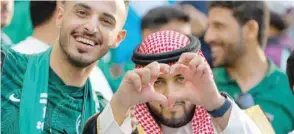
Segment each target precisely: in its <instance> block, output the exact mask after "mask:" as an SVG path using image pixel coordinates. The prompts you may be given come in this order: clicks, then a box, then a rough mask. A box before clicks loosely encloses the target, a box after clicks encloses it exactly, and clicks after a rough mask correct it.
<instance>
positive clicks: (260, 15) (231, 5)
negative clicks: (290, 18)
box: [208, 1, 269, 48]
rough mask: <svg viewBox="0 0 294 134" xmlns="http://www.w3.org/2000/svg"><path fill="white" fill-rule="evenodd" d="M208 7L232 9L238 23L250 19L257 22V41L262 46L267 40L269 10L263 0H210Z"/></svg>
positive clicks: (241, 23)
mask: <svg viewBox="0 0 294 134" xmlns="http://www.w3.org/2000/svg"><path fill="white" fill-rule="evenodd" d="M208 7H209V9H211V8H213V7H223V8H228V9H230V10H232V12H233V16H234V17H235V18H236V19H237V21H238V23H239V24H240V25H244V24H246V23H247V22H248V21H250V20H255V21H256V22H257V23H258V26H259V29H258V42H259V44H260V46H261V47H262V48H263V47H264V46H265V44H266V41H267V36H266V32H267V28H268V25H269V10H268V9H267V6H266V3H265V2H264V1H212V2H209V6H208Z"/></svg>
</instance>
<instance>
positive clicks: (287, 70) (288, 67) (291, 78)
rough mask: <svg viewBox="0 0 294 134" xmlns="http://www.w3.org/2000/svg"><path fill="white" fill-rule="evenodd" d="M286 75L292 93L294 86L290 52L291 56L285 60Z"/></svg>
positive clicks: (293, 57) (293, 58)
mask: <svg viewBox="0 0 294 134" xmlns="http://www.w3.org/2000/svg"><path fill="white" fill-rule="evenodd" d="M286 73H287V75H288V80H289V84H290V88H291V90H292V91H293V93H294V90H293V85H294V51H292V52H291V55H290V56H289V58H288V60H287V68H286Z"/></svg>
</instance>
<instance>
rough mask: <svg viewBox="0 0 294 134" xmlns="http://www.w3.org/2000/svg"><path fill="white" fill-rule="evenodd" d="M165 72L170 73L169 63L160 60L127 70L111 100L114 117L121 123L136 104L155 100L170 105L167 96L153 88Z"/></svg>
mask: <svg viewBox="0 0 294 134" xmlns="http://www.w3.org/2000/svg"><path fill="white" fill-rule="evenodd" d="M164 73H169V65H167V64H159V63H158V62H152V63H150V64H149V65H147V66H145V67H144V68H139V69H135V70H133V71H129V72H127V74H126V75H125V76H124V78H123V80H122V83H121V85H120V87H119V89H118V91H117V93H116V94H115V95H114V96H113V98H112V99H111V101H110V104H111V108H112V111H113V115H114V118H115V120H116V122H117V123H118V124H119V125H120V124H121V123H122V122H123V120H124V119H125V117H126V114H127V113H128V109H129V108H130V107H132V106H134V105H136V104H140V103H146V102H152V101H155V102H158V103H160V104H162V105H164V106H167V105H168V100H167V98H166V97H165V96H164V95H162V94H159V93H157V92H156V91H155V90H154V88H153V83H154V82H155V81H156V80H157V78H158V76H159V75H160V74H164Z"/></svg>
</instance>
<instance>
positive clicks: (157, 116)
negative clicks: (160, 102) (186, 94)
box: [146, 103, 196, 128]
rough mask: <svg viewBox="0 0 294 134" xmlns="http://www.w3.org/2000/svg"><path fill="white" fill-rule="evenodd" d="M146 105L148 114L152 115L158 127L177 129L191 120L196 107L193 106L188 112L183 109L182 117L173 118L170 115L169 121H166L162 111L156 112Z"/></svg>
mask: <svg viewBox="0 0 294 134" xmlns="http://www.w3.org/2000/svg"><path fill="white" fill-rule="evenodd" d="M146 105H147V108H148V109H149V111H150V114H151V115H152V117H153V118H154V120H155V121H156V122H157V123H158V124H159V126H160V124H162V125H165V126H167V127H171V128H179V127H182V126H184V125H186V124H188V123H189V122H190V121H191V120H192V119H193V116H194V113H195V108H196V105H193V107H192V109H191V110H189V111H188V110H187V109H186V108H184V115H182V117H180V118H175V117H174V115H172V117H171V119H167V118H165V117H164V116H163V113H162V111H163V110H162V109H161V111H157V110H156V109H154V108H152V107H151V106H150V105H149V103H146ZM161 108H162V106H161Z"/></svg>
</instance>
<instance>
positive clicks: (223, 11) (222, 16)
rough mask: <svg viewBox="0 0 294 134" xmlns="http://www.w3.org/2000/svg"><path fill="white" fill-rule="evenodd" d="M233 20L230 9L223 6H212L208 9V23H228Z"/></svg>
mask: <svg viewBox="0 0 294 134" xmlns="http://www.w3.org/2000/svg"><path fill="white" fill-rule="evenodd" d="M233 20H234V16H233V14H232V10H230V9H228V8H223V7H213V8H211V9H209V13H208V23H215V22H217V23H223V24H225V23H228V22H230V21H233Z"/></svg>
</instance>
